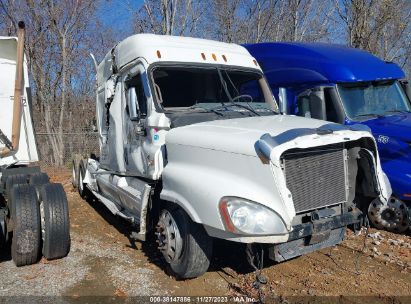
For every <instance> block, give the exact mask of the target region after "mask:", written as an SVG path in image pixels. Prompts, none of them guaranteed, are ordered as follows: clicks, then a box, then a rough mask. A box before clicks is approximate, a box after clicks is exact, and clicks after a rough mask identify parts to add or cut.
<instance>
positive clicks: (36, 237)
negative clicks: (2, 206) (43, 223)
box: [10, 184, 41, 266]
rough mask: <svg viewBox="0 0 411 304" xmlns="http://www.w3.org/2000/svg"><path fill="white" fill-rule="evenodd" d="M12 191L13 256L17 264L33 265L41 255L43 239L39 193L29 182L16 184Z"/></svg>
mask: <svg viewBox="0 0 411 304" xmlns="http://www.w3.org/2000/svg"><path fill="white" fill-rule="evenodd" d="M11 192H12V193H11V197H12V204H11V210H10V211H11V222H12V223H13V238H12V242H11V256H12V258H13V261H14V263H15V264H16V266H24V265H31V264H33V263H35V262H36V261H37V259H38V257H39V249H40V240H41V239H40V208H39V205H38V203H37V193H36V190H35V189H34V187H33V186H31V185H28V184H25V185H23V184H20V185H14V186H13V188H12V189H11Z"/></svg>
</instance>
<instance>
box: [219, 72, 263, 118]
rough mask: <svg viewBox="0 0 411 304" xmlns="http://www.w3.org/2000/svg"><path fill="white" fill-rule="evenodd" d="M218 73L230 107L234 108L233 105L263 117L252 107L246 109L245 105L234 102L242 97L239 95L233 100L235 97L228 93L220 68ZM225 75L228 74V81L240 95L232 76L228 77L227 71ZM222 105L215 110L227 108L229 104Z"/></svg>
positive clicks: (222, 103)
mask: <svg viewBox="0 0 411 304" xmlns="http://www.w3.org/2000/svg"><path fill="white" fill-rule="evenodd" d="M217 73H218V76H219V78H220V81H221V84H222V86H223V89H224V92H225V93H226V95H227V97H228V100H229V101H230V106H232V105H233V106H237V107H240V108H243V109H246V110H248V111H250V112H251V113H253V114H255V115H257V116H261V115H260V114H258V113H257V112H256V111H254V109H253V108H252V107H251V106H249V107H246V106H243V105H241V104H238V103H236V102H234V99H235V98H238V97H240V96H241V95H238V96H237V97H234V98H233V97H232V96H231V94H230V92H229V91H228V87H227V82H226V81H225V80H224V77H223V75H222V74H221V71H220V69H219V68H217ZM225 74H226V76H227V78H228V80H229V81H230V83H231V85H232V87H233V88H234V90H236V91H237V93H239V92H238V90H237V88H236V87H235V85H234V83H233V81H232V80H231V78H230V76H228V73H227V71H225ZM221 105H222V107H217V108H214V109H219V108H224V107H227V104H225V103H224V102H221Z"/></svg>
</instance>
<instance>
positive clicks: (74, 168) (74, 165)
mask: <svg viewBox="0 0 411 304" xmlns="http://www.w3.org/2000/svg"><path fill="white" fill-rule="evenodd" d="M77 183H78V164H77V162H76V161H75V160H74V159H73V162H72V166H71V184H72V185H73V188H77Z"/></svg>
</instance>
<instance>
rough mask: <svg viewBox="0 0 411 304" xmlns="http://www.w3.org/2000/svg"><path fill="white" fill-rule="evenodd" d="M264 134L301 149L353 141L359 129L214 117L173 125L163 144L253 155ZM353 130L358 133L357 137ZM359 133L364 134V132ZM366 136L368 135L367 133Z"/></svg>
mask: <svg viewBox="0 0 411 304" xmlns="http://www.w3.org/2000/svg"><path fill="white" fill-rule="evenodd" d="M320 129H323V130H324V129H335V130H338V132H318V133H317V134H316V130H320ZM267 133H268V134H269V135H270V136H272V137H277V139H276V140H277V142H278V144H279V145H280V144H282V143H285V142H293V143H294V145H292V147H300V148H304V147H311V146H320V145H326V144H331V143H337V142H341V141H345V140H350V139H352V140H355V139H358V138H359V137H361V136H359V135H360V134H358V133H359V132H354V131H351V130H350V129H348V127H347V126H345V127H344V126H341V125H338V124H331V123H329V122H326V121H322V120H317V119H309V118H304V117H298V116H289V115H287V116H284V115H273V116H260V117H247V118H237V119H227V120H216V121H209V122H203V123H197V124H192V125H188V126H184V127H178V128H174V129H172V130H170V132H169V133H168V134H167V137H166V144H178V145H187V146H195V147H200V148H205V149H212V150H218V151H226V152H231V153H239V154H245V155H250V156H256V150H255V147H254V145H255V143H256V142H257V141H258V140H259V139H260V138H261V136H262V135H264V134H267ZM354 133H357V134H356V136H354ZM361 134H362V135H364V133H363V132H361ZM366 135H368V136H371V135H370V134H369V133H368V132H366ZM298 137H300V138H298ZM354 137H355V138H354ZM297 138H298V140H297ZM287 146H289V145H287Z"/></svg>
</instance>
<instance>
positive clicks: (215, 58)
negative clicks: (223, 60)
mask: <svg viewBox="0 0 411 304" xmlns="http://www.w3.org/2000/svg"><path fill="white" fill-rule="evenodd" d="M211 57H213V59H214V61H217V56H216V55H215V54H214V53H213V54H211Z"/></svg>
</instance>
